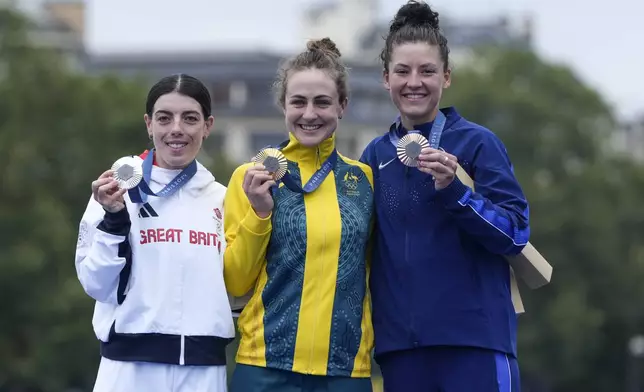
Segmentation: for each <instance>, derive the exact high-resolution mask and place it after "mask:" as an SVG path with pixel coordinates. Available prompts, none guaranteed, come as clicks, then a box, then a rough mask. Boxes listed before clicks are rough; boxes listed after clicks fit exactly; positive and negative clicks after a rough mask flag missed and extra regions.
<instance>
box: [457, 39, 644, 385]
mask: <svg viewBox="0 0 644 392" xmlns="http://www.w3.org/2000/svg"><path fill="white" fill-rule="evenodd" d="M445 104H446V105H448V104H453V105H455V106H456V107H457V108H458V110H459V111H460V112H461V113H462V114H463V115H465V116H466V117H467V118H469V119H471V120H472V121H475V122H478V123H480V124H483V125H485V126H487V127H488V128H490V129H491V130H492V131H493V132H495V133H496V134H497V135H498V136H499V137H500V138H501V139H502V140H503V142H504V143H505V145H506V147H507V149H508V152H509V154H510V156H511V159H512V161H513V164H514V166H515V171H516V173H517V176H518V178H519V180H520V182H521V184H522V186H523V188H524V191H525V193H526V195H527V197H528V199H529V201H530V205H531V221H532V238H531V241H532V243H533V244H535V246H536V247H537V248H538V249H539V250H540V251H541V253H542V254H544V256H545V257H546V258H547V259H548V260H549V261H550V262H551V264H553V265H554V273H553V280H552V283H551V284H550V285H548V286H545V287H543V288H541V289H538V290H536V291H531V290H529V289H528V288H526V287H523V288H522V294H523V296H524V299H525V303H526V307H527V313H526V314H525V315H523V316H521V317H520V318H519V355H520V360H521V365H522V371H523V375H524V379H525V380H528V379H534V380H538V382H539V383H540V384H541V385H544V386H546V387H549V388H548V389H545V390H551V391H557V392H558V391H562V392H563V391H565V392H576V391H580V392H581V391H583V392H591V391H609V390H610V391H617V390H623V388H622V387H620V386H621V385H623V380H624V378H625V370H624V369H625V366H626V362H625V361H626V359H627V357H626V341H627V339H628V338H629V337H630V335H631V334H632V333H634V332H636V331H637V330H638V328H639V331H641V330H642V327H644V325H643V322H644V317H643V316H644V312H643V311H642V310H643V309H642V305H640V304H639V303H638V302H640V301H638V299H641V298H643V297H644V285H642V284H641V282H642V281H643V278H644V267H643V260H644V259H643V254H642V253H643V252H642V246H641V245H640V244H639V243H638V242H640V239H641V238H642V235H643V234H644V211H642V209H641V208H640V207H639V204H638V203H639V202H638V200H641V199H642V196H644V171H643V170H642V168H641V167H639V166H637V165H635V164H634V163H633V162H631V161H629V160H618V159H617V158H615V157H613V156H612V154H611V153H610V137H611V131H612V130H614V129H615V128H616V125H615V121H614V119H613V117H612V114H611V110H610V108H609V107H608V106H607V105H606V104H605V103H604V102H603V101H602V99H601V97H600V96H599V95H598V93H597V92H595V91H593V90H591V89H590V88H588V87H587V86H585V85H584V84H583V83H582V82H581V81H579V80H578V79H577V78H576V77H575V75H574V74H573V73H572V72H571V71H570V70H569V69H568V68H566V67H562V66H558V65H553V64H548V63H545V62H544V61H542V60H541V59H539V58H538V57H537V56H536V55H535V54H533V53H530V52H508V51H498V50H494V49H486V50H485V51H484V52H481V53H479V54H478V58H477V60H476V61H474V62H472V63H471V65H468V66H466V67H464V68H463V69H457V70H456V71H455V73H454V74H453V85H452V87H451V88H450V89H449V90H448V92H447V94H446V100H445ZM526 390H528V391H530V390H533V389H529V388H526ZM535 390H536V389H535Z"/></svg>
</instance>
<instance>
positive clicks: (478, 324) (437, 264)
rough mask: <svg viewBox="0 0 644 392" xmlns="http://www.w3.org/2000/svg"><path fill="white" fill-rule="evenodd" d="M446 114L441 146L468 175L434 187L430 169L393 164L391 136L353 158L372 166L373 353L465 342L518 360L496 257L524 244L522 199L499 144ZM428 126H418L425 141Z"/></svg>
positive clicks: (505, 268)
mask: <svg viewBox="0 0 644 392" xmlns="http://www.w3.org/2000/svg"><path fill="white" fill-rule="evenodd" d="M441 111H442V112H443V113H444V114H445V116H446V117H447V120H446V123H445V129H444V131H443V135H442V137H441V140H440V147H441V148H443V149H444V150H445V151H446V152H448V153H450V154H453V155H455V156H456V157H457V158H458V161H459V163H460V164H461V166H462V167H463V169H464V170H465V171H466V172H467V173H468V174H469V175H470V176H471V177H472V178H473V179H474V183H475V190H476V191H475V192H474V191H473V190H472V189H471V188H469V187H468V186H466V185H464V184H463V183H462V182H461V181H460V180H458V178H455V179H454V180H453V182H452V183H451V184H450V185H449V186H447V187H446V188H444V189H442V190H440V191H436V190H435V188H434V182H433V180H432V178H431V176H430V175H428V174H425V173H423V172H421V171H419V170H418V169H416V168H408V167H407V166H404V165H403V164H402V162H400V161H399V160H398V158H397V155H396V148H395V147H394V145H393V144H392V143H391V140H390V135H391V134H392V133H393V132H397V133H398V137H402V136H403V135H404V133H406V131H405V130H404V129H402V127H400V129H399V128H398V127H396V126H392V127H391V129H390V131H389V133H387V134H385V135H383V136H380V137H378V138H376V139H374V140H373V141H372V142H371V143H370V144H369V145H368V146H367V148H366V149H365V151H364V152H363V154H362V157H361V158H360V160H361V161H362V162H364V163H367V164H368V165H370V166H371V168H372V169H373V175H374V182H375V200H376V218H377V219H376V230H375V238H374V249H373V257H372V268H371V277H370V288H371V294H372V303H373V324H374V330H375V339H376V342H375V343H376V358H377V357H378V356H379V355H381V354H383V353H386V352H390V351H396V350H404V349H411V348H416V347H427V346H436V345H442V346H445V345H447V346H472V347H481V348H488V349H493V350H498V351H501V352H504V353H507V354H510V355H513V356H516V324H517V316H516V314H515V311H514V307H513V305H512V300H511V296H510V267H509V264H508V262H507V261H506V260H505V258H504V257H503V255H511V254H517V253H520V252H521V250H522V249H523V247H524V246H525V244H527V242H528V239H529V236H530V229H529V217H528V215H529V213H528V203H527V201H526V198H525V196H524V195H523V192H522V190H521V187H520V186H519V184H518V182H517V180H516V178H515V177H514V174H513V169H512V164H511V163H510V160H509V158H508V155H507V152H506V149H505V147H504V145H503V144H502V143H501V141H500V140H499V139H498V138H497V137H496V136H495V135H494V134H493V133H492V132H491V131H489V130H488V129H486V128H484V127H482V126H480V125H477V124H474V123H472V122H469V121H467V120H466V119H464V118H462V117H461V116H460V115H459V114H458V113H457V112H456V110H455V109H453V108H447V109H441ZM431 126H432V123H429V124H423V125H421V126H419V127H417V129H418V130H419V131H421V133H422V134H423V135H424V136H425V137H427V138H429V130H430V129H431Z"/></svg>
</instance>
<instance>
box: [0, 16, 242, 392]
mask: <svg viewBox="0 0 644 392" xmlns="http://www.w3.org/2000/svg"><path fill="white" fill-rule="evenodd" d="M27 28H28V24H27V22H26V21H25V20H23V19H22V18H21V17H19V16H18V15H16V14H13V13H11V12H10V11H8V10H0V119H1V120H0V182H1V183H2V192H0V234H1V235H0V256H1V260H2V264H1V265H0V298H2V299H3V301H1V302H0V315H1V316H0V390H2V391H3V392H5V391H7V392H19V391H46V392H58V391H65V390H69V388H72V387H79V388H82V389H83V390H91V386H92V385H93V381H94V377H95V375H96V370H97V364H98V359H99V347H98V344H97V342H96V339H95V337H94V334H93V330H92V327H91V317H92V311H93V301H92V300H91V299H90V298H89V297H88V296H87V295H86V294H85V293H84V292H83V289H82V288H81V286H80V284H79V283H78V280H77V278H76V271H75V269H74V252H75V248H74V246H75V242H76V236H77V228H78V222H79V220H80V217H81V215H82V213H83V211H84V209H85V207H86V205H87V202H88V200H89V197H90V194H91V191H90V182H91V181H92V180H94V179H95V178H96V177H98V176H99V175H100V174H101V173H102V172H103V171H105V170H106V169H108V168H109V167H110V166H111V164H112V163H113V162H114V160H115V159H117V158H118V157H121V156H124V155H127V154H138V153H140V152H141V151H142V150H143V149H144V148H146V147H148V146H149V141H148V139H147V133H146V131H145V128H144V123H143V113H144V111H145V97H146V93H147V86H144V85H143V84H141V83H139V82H137V81H124V80H119V79H118V78H116V77H110V76H103V77H89V76H86V75H81V74H74V73H71V72H69V71H68V70H66V69H65V66H64V62H63V61H62V59H61V58H60V57H59V56H57V55H56V54H54V53H53V52H50V51H48V50H46V49H42V48H35V47H33V46H32V45H30V43H29V41H28V40H27V34H26V31H27V30H26V29H27ZM217 164H218V165H220V166H221V167H220V168H219V175H220V176H223V177H226V176H228V177H229V176H230V173H227V170H228V171H231V170H232V169H226V168H227V167H230V165H227V166H226V163H225V162H224V161H223V160H221V159H219V160H217ZM226 183H227V180H226V182H224V184H226Z"/></svg>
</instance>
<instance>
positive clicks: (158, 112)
mask: <svg viewBox="0 0 644 392" xmlns="http://www.w3.org/2000/svg"><path fill="white" fill-rule="evenodd" d="M154 114H155V115H159V114H165V115H168V116H172V112H171V111H169V110H164V109H159V110H157V111H156V112H155V113H154ZM181 114H183V115H186V114H196V115H200V113H199V112H198V111H196V110H186V111H184V112H182V113H181Z"/></svg>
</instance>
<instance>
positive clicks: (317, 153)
mask: <svg viewBox="0 0 644 392" xmlns="http://www.w3.org/2000/svg"><path fill="white" fill-rule="evenodd" d="M288 139H289V140H288V144H287V145H286V147H284V148H283V149H282V152H283V153H284V156H286V159H288V160H289V161H293V162H296V163H297V164H298V165H302V164H305V165H314V166H315V168H316V169H317V168H319V167H320V166H322V163H323V162H324V161H325V160H326V159H327V158H328V157H329V156H330V155H331V153H332V152H333V150H334V149H335V132H334V133H333V134H332V135H331V136H330V137H329V138H327V139H325V140H323V141H322V142H321V143H320V144H318V145H317V146H313V147H308V146H303V145H302V144H300V142H299V141H298V140H297V139H296V138H295V136H294V135H293V133H289V135H288Z"/></svg>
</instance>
